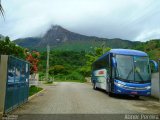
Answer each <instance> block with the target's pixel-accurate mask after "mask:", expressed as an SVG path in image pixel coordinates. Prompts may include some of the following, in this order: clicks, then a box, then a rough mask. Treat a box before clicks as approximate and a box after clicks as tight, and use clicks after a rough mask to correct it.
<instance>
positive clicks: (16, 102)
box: [0, 56, 29, 113]
mask: <svg viewBox="0 0 160 120" xmlns="http://www.w3.org/2000/svg"><path fill="white" fill-rule="evenodd" d="M1 60H2V58H1ZM2 64H3V63H2V61H1V70H3V69H2V67H3V65H2ZM6 64H7V66H6V68H7V69H6V77H5V78H6V80H5V83H6V87H5V95H4V107H3V109H4V110H3V113H7V112H9V111H11V110H13V109H15V108H16V107H18V106H20V105H21V104H23V103H25V102H26V101H28V96H29V63H28V62H26V61H23V60H20V59H18V58H15V57H13V56H7V63H6ZM1 72H4V71H1ZM4 73H5V72H4ZM0 77H1V76H0Z"/></svg>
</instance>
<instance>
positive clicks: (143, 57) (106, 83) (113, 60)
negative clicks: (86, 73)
mask: <svg viewBox="0 0 160 120" xmlns="http://www.w3.org/2000/svg"><path fill="white" fill-rule="evenodd" d="M151 63H153V66H154V68H155V70H157V71H158V64H157V63H156V62H155V61H154V60H149V57H148V55H147V53H145V52H142V51H138V50H130V49H111V50H110V51H109V52H107V53H105V54H103V55H102V56H101V57H99V58H98V59H97V60H96V61H95V62H94V63H93V64H92V73H91V74H92V75H91V81H92V84H93V89H97V88H100V89H104V90H106V92H107V93H108V95H109V96H110V95H113V94H126V95H132V96H135V97H137V98H138V97H139V96H150V95H151V66H150V64H151Z"/></svg>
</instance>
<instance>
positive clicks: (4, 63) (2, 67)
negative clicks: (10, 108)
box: [0, 55, 8, 114]
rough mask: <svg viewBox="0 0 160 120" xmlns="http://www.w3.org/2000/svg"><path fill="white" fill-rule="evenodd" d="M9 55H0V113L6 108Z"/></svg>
mask: <svg viewBox="0 0 160 120" xmlns="http://www.w3.org/2000/svg"><path fill="white" fill-rule="evenodd" d="M7 69H8V55H1V57H0V88H1V89H0V114H3V113H4V110H5V96H6V84H7Z"/></svg>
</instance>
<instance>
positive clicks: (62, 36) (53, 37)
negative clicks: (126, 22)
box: [14, 25, 138, 50]
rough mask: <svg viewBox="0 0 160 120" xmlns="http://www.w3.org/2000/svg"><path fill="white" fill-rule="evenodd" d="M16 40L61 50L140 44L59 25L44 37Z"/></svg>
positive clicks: (18, 42)
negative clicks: (74, 30)
mask: <svg viewBox="0 0 160 120" xmlns="http://www.w3.org/2000/svg"><path fill="white" fill-rule="evenodd" d="M14 42H15V43H16V44H18V45H20V46H22V47H26V48H31V49H38V50H43V49H46V46H47V44H48V45H50V46H51V48H52V49H61V50H63V49H64V50H89V49H91V48H93V47H100V46H102V45H104V46H108V47H112V48H130V47H133V46H135V45H137V44H138V42H133V41H129V40H122V39H119V38H114V39H107V38H99V37H95V36H86V35H81V34H78V33H74V32H71V31H69V30H67V29H65V28H63V27H61V26H58V25H55V26H51V28H50V29H49V30H48V31H47V32H46V33H45V34H44V36H43V37H28V38H21V39H17V40H15V41H14Z"/></svg>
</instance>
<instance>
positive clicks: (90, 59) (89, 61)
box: [80, 47, 111, 77]
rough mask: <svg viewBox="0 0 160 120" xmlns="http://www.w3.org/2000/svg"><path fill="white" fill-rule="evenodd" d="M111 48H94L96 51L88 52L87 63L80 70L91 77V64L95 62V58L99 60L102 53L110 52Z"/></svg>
mask: <svg viewBox="0 0 160 120" xmlns="http://www.w3.org/2000/svg"><path fill="white" fill-rule="evenodd" d="M110 49H111V48H108V47H107V48H104V49H103V48H97V47H96V48H94V52H91V53H88V54H86V58H87V61H86V65H84V66H83V67H82V68H81V69H80V72H81V73H82V74H83V75H84V76H86V77H89V76H90V74H91V65H92V64H93V62H94V61H95V60H97V59H98V58H99V57H100V56H101V55H102V54H103V52H108V51H109V50H110Z"/></svg>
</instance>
